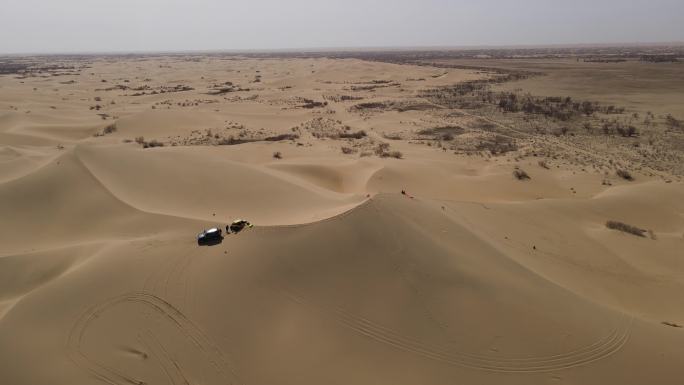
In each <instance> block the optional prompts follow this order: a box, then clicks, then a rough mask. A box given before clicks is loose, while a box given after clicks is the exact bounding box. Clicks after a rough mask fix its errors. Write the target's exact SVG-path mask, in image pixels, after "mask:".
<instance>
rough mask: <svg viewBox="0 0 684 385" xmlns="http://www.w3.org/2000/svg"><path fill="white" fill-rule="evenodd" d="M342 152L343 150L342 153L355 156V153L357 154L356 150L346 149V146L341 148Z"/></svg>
mask: <svg viewBox="0 0 684 385" xmlns="http://www.w3.org/2000/svg"><path fill="white" fill-rule="evenodd" d="M340 150H342V153H343V154H347V155H349V154H353V153H355V152H356V150H354V149H353V148H351V147H345V146H342V147H341V148H340Z"/></svg>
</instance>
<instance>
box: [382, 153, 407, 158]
mask: <svg viewBox="0 0 684 385" xmlns="http://www.w3.org/2000/svg"><path fill="white" fill-rule="evenodd" d="M383 156H384V157H389V158H395V159H402V158H403V157H404V154H402V153H401V151H390V152H388V153H385V154H383Z"/></svg>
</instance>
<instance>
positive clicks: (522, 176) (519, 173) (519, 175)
mask: <svg viewBox="0 0 684 385" xmlns="http://www.w3.org/2000/svg"><path fill="white" fill-rule="evenodd" d="M513 176H514V177H515V179H517V180H528V179H531V178H530V176H529V175H528V174H527V173H526V172H525V170H522V169H519V168H516V169H515V170H513Z"/></svg>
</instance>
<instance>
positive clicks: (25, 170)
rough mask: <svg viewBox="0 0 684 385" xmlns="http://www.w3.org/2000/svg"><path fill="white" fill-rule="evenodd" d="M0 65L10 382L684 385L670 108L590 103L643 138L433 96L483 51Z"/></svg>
mask: <svg viewBox="0 0 684 385" xmlns="http://www.w3.org/2000/svg"><path fill="white" fill-rule="evenodd" d="M7 63H15V64H16V63H19V68H24V69H23V70H11V71H6V72H8V73H6V74H3V75H0V383H2V384H8V385H36V384H60V385H61V384H64V385H74V384H100V383H102V384H107V383H108V384H114V385H119V384H121V385H123V384H177V385H181V384H209V385H211V384H248V385H250V384H251V385H256V384H269V385H274V384H283V385H284V384H293V385H295V384H296V385H302V384H312V385H313V384H316V385H318V384H369V385H370V384H373V385H377V384H393V385H400V384H406V385H414V384H511V385H513V384H520V385H531V384H564V385H567V384H582V385H587V384H596V385H605V384H639V385H641V384H681V383H682V381H683V378H684V369H683V368H684V329H683V328H682V327H681V326H680V325H682V324H684V296H682V293H683V292H684V251H683V250H684V199H682V198H684V185H683V184H682V182H681V175H682V173H681V168H679V169H678V168H677V167H676V165H677V164H678V159H681V148H679V147H677V143H680V144H681V143H684V141H680V140H681V138H682V136H681V133H679V132H678V131H677V129H678V128H677V127H676V123H673V122H675V121H676V120H677V119H682V118H684V116H682V114H681V111H676V103H673V104H672V105H663V104H662V103H655V104H657V105H654V106H653V107H652V108H651V109H649V108H648V107H646V108H644V107H643V106H639V107H638V108H636V107H634V106H635V105H636V104H638V102H639V98H638V95H636V94H632V95H628V97H629V98H628V99H629V100H627V101H625V99H624V98H622V99H620V98H617V99H613V98H611V97H610V95H606V93H605V92H599V91H597V94H600V97H597V98H593V99H591V98H590V99H591V100H595V101H599V102H601V103H615V104H617V105H624V106H625V107H626V108H627V110H626V111H625V112H624V113H623V114H621V116H627V117H628V116H633V115H632V114H633V113H635V112H636V113H638V114H640V115H639V117H638V118H636V117H635V118H633V119H634V121H635V122H636V121H637V119H638V122H639V126H638V127H637V128H638V133H637V134H634V135H628V136H625V137H623V136H620V135H615V134H614V133H612V131H611V133H605V134H602V133H600V128H598V127H599V126H600V124H602V123H601V122H602V119H605V120H606V121H608V119H612V118H610V117H606V116H603V115H600V114H599V115H596V114H594V115H592V116H591V120H590V121H588V122H584V121H582V122H579V121H575V120H570V122H571V123H572V122H575V123H577V124H575V123H573V124H575V125H571V126H570V127H569V129H563V134H562V135H559V134H558V133H554V132H551V131H549V132H546V131H543V130H540V129H539V127H536V129H534V130H533V129H531V128H530V127H532V126H531V125H532V124H533V123H534V124H537V125H546V124H547V123H548V125H550V126H553V127H554V129H555V128H558V127H561V126H562V124H560V123H558V122H556V121H548V122H546V121H545V120H540V119H537V118H535V119H532V117H530V116H523V115H520V114H518V115H516V114H503V113H501V112H500V111H496V108H493V107H491V106H490V107H491V108H490V107H486V106H485V107H482V108H480V109H470V108H456V107H453V105H445V104H444V103H441V102H440V100H442V101H444V100H446V101H448V100H447V99H448V98H446V99H445V98H444V97H435V95H436V94H435V93H434V92H433V93H428V92H426V91H427V90H443V89H448V87H451V86H453V85H454V84H463V83H464V82H471V84H473V83H472V82H474V81H475V82H477V81H478V80H480V81H482V80H486V79H492V78H495V77H496V76H499V75H501V74H500V73H497V72H496V71H490V70H483V69H482V68H479V69H478V68H475V67H477V66H485V65H486V63H485V64H483V63H482V62H481V61H478V62H477V64H473V63H470V64H469V65H468V66H465V65H459V66H453V67H450V68H444V67H437V66H432V65H425V64H424V63H423V64H422V65H414V64H408V63H396V62H395V63H389V62H381V61H377V60H373V61H369V60H362V58H361V59H360V58H325V57H312V58H304V57H294V56H293V57H241V56H236V55H233V56H230V55H204V56H203V55H196V56H192V55H170V56H162V55H158V56H121V57H115V56H104V57H71V58H69V57H47V58H16V57H14V58H9V59H7V61H6V62H5V68H8V66H9V64H7ZM603 64H605V65H608V66H614V65H619V64H620V63H618V64H612V63H602V64H594V63H592V64H587V65H592V66H600V65H603ZM638 64H639V63H637V64H634V63H631V64H630V65H638ZM575 65H576V64H575ZM643 65H646V66H657V65H663V66H669V67H667V68H671V67H672V66H676V65H679V66H680V67H679V70H678V71H679V72H677V68H676V67H675V68H674V70H671V71H674V73H675V74H678V75H679V76H681V74H682V69H681V68H682V67H681V64H672V63H664V64H661V63H658V64H652V63H644V64H643ZM26 66H27V67H26ZM494 67H495V66H494ZM541 67H543V66H541ZM601 68H604V67H601ZM661 68H666V67H661ZM533 70H534V71H543V70H544V68H540V65H536V66H535V68H533ZM663 73H665V72H663ZM553 76H555V75H553ZM553 76H551V77H549V76H547V77H540V78H536V77H531V78H529V79H524V80H521V83H520V82H519V83H517V84H516V83H506V84H504V85H500V84H499V85H497V86H496V87H503V88H505V87H504V86H506V87H508V86H510V87H514V88H521V87H522V88H524V86H525V85H526V83H525V82H536V83H531V85H530V90H529V92H534V93H535V94H539V95H543V94H544V93H543V92H541V91H540V90H548V89H551V91H549V92H551V95H556V94H558V93H559V92H561V91H563V92H565V91H567V90H566V89H563V88H562V87H561V85H558V84H556V86H557V87H561V88H556V89H554V88H543V85H542V84H541V83H539V82H543V81H544V79H546V80H549V79H554V78H553ZM606 76H608V75H606ZM572 83H573V82H570V84H572ZM546 86H547V87H551V86H549V85H548V84H547V85H546ZM584 87H585V88H584V89H583V91H582V93H581V95H580V94H579V91H578V94H575V95H572V96H573V97H584V98H586V97H588V95H589V96H591V95H592V92H591V90H590V89H589V90H587V88H586V87H587V86H586V84H585V85H584ZM556 91H557V92H556ZM658 92H660V91H659V90H657V89H655V90H646V91H644V94H646V95H647V97H646V99H645V101H644V102H643V103H649V102H651V101H653V100H656V99H657V98H655V97H653V96H652V95H654V94H657V93H658ZM667 92H671V93H672V94H673V95H675V96H678V97H680V98H681V97H682V90H681V88H680V89H679V90H678V91H677V90H675V91H671V90H670V91H667ZM430 95H431V96H430ZM625 97H627V96H625ZM449 100H450V99H449ZM451 101H452V102H454V101H453V100H451ZM623 102H624V103H623ZM454 103H456V102H454ZM669 107H672V108H673V109H674V110H672V111H670V110H667V111H666V109H667V108H669ZM648 110H653V113H654V114H653V115H652V118H651V115H648V116H647V117H648V119H645V118H644V115H645V114H646V112H645V111H648ZM666 113H671V114H672V116H673V119H675V121H673V120H671V119H670V120H667V119H666V116H665V114H666ZM573 119H580V118H579V117H578V118H573ZM582 119H585V118H582ZM586 119H589V118H586ZM624 119H627V118H624ZM644 121H646V123H643V122H644ZM521 122H525V124H527V123H529V122H533V123H529V125H522V126H521V125H520V124H521ZM668 122H669V123H668ZM580 123H581V124H585V123H588V124H590V125H591V124H595V125H596V127H597V128H596V130H595V131H597V132H594V131H591V130H589V129H586V130H583V129H581V128H577V127H575V126H579V125H580ZM603 123H605V121H603ZM616 124H617V123H616ZM625 124H627V123H625ZM630 124H631V123H630ZM633 124H637V123H633ZM668 124H670V126H671V127H669V126H668ZM611 127H613V126H611ZM561 128H563V127H561ZM568 130H569V132H567V131H568ZM659 138H660V139H659ZM663 138H666V139H667V140H662V139H663ZM659 140H660V141H659ZM678 141H680V142H678ZM635 143H636V144H635ZM597 146H598V147H597ZM642 152H645V154H644V153H642ZM665 158H667V159H665ZM663 159H665V160H663ZM668 159H669V160H668ZM679 165H680V166H681V164H679ZM523 170H524V172H525V173H526V174H527V175H528V176H529V179H525V178H524V177H523V178H522V179H520V180H519V179H518V178H516V177H514V175H513V173H514V171H523ZM618 170H622V171H627V172H629V173H630V175H631V177H632V179H633V180H627V179H624V178H622V177H619V176H617V175H616V171H618ZM518 175H521V174H520V173H519V174H518ZM402 190H403V191H405V194H402V193H401V192H402ZM236 218H244V219H248V220H250V221H251V222H252V223H253V224H254V225H255V227H254V228H252V229H248V230H245V231H244V232H242V233H240V234H237V235H227V236H226V237H225V239H224V240H223V242H222V243H221V244H218V245H215V246H198V245H197V243H196V240H195V235H196V233H198V232H199V231H201V230H202V229H204V228H207V227H211V226H217V225H219V226H225V224H227V223H229V222H230V221H232V220H234V219H236ZM609 220H614V221H620V222H624V223H627V224H630V225H633V226H637V227H639V228H641V229H644V230H645V231H644V232H643V234H642V235H643V236H637V235H633V234H629V233H625V232H621V231H616V230H612V229H609V228H607V227H606V222H607V221H609ZM646 230H648V231H646Z"/></svg>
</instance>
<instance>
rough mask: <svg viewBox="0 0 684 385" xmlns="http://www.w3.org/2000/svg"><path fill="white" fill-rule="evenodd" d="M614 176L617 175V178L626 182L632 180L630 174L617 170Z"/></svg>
mask: <svg viewBox="0 0 684 385" xmlns="http://www.w3.org/2000/svg"><path fill="white" fill-rule="evenodd" d="M615 174H617V176H619V177H620V178H622V179H624V180H628V181H630V182H631V181H633V180H634V177H633V176H632V174H631V173H630V172H629V171H627V170H617V171H616V172H615Z"/></svg>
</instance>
